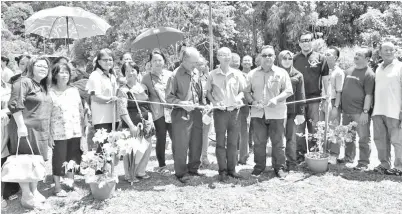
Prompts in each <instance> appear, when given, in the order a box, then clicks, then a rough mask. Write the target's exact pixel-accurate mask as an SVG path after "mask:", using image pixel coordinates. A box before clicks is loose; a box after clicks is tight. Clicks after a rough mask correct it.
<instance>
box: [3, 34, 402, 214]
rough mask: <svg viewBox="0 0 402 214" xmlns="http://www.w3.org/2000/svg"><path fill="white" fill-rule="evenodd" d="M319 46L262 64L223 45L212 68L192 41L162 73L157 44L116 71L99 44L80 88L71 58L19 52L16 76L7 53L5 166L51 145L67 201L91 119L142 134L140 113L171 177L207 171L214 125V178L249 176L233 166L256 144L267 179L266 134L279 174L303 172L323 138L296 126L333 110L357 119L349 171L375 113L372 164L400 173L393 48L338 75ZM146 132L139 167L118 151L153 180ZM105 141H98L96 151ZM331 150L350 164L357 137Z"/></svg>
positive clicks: (400, 85) (36, 201)
mask: <svg viewBox="0 0 402 214" xmlns="http://www.w3.org/2000/svg"><path fill="white" fill-rule="evenodd" d="M312 42H313V36H312V34H311V33H310V32H303V33H302V34H301V36H300V39H299V45H300V48H301V52H300V53H297V54H293V53H292V52H291V51H288V50H283V51H281V52H280V53H279V54H277V53H276V52H275V49H274V48H273V47H272V46H263V47H262V49H261V52H260V53H259V55H258V57H257V59H256V64H257V67H256V68H255V69H252V66H253V58H252V57H251V56H248V55H247V56H244V57H243V59H242V60H241V59H240V56H239V55H238V54H235V53H232V52H231V50H230V49H229V48H227V47H222V48H220V49H219V50H218V51H217V59H218V61H219V65H218V66H217V68H216V69H213V70H211V71H209V68H208V62H207V60H206V59H205V58H204V57H202V56H201V55H200V53H199V52H198V50H197V49H196V48H194V47H183V48H182V51H181V54H180V63H177V65H176V66H177V67H176V68H175V69H174V71H169V70H167V68H166V67H167V66H166V64H167V60H166V58H165V56H164V54H163V53H162V52H161V51H159V50H154V51H152V52H151V53H150V55H149V60H148V63H147V66H146V71H145V72H140V71H139V68H138V66H136V64H135V63H134V62H133V59H132V55H131V54H130V53H125V54H124V55H123V56H122V57H121V58H120V59H121V62H122V66H121V69H120V71H119V72H117V73H116V72H115V71H114V67H115V64H116V63H115V58H114V55H113V53H112V51H110V50H109V49H102V50H100V51H99V52H98V53H97V55H96V57H95V59H94V69H93V72H92V73H91V74H90V75H89V79H88V80H87V81H86V83H85V88H84V90H83V89H82V88H81V90H78V89H77V87H76V86H74V83H72V81H71V80H72V68H71V63H70V62H69V61H68V59H67V58H65V57H60V58H58V59H56V60H55V61H54V62H53V63H50V62H49V60H48V59H47V58H46V57H41V56H40V57H31V56H29V55H23V56H21V57H18V59H17V62H18V64H19V68H20V70H21V74H18V75H12V73H10V71H7V72H5V71H6V68H7V63H8V59H7V58H6V57H2V71H3V72H2V84H1V86H2V97H1V98H2V100H1V101H2V105H1V118H2V164H3V162H4V161H5V160H6V158H7V156H8V155H9V154H15V153H17V152H18V153H19V154H31V153H32V152H31V150H30V146H29V145H28V144H30V145H31V146H32V149H33V152H34V154H37V155H42V156H43V158H44V160H48V155H47V153H48V147H50V148H52V149H53V153H52V154H53V155H52V171H53V175H54V181H55V188H54V194H55V195H56V196H59V197H64V196H66V192H65V190H63V189H62V187H61V184H60V183H61V182H60V180H61V179H60V178H61V177H62V176H65V177H66V179H69V180H70V181H71V185H70V187H71V188H73V179H74V173H73V171H68V170H66V169H65V167H64V165H63V163H65V162H68V161H70V160H74V161H75V162H76V163H77V164H79V163H80V162H81V155H82V154H83V152H86V149H85V148H83V142H85V141H86V140H88V141H90V139H86V138H89V137H88V136H87V135H88V131H87V127H86V126H88V123H87V121H88V120H90V121H91V126H93V127H94V129H95V130H99V129H102V128H103V129H106V130H107V131H108V132H110V131H111V130H112V129H113V128H114V127H122V128H126V129H128V130H129V131H130V133H131V134H132V135H133V136H136V135H137V134H138V131H139V130H138V128H137V126H136V125H137V124H138V123H140V122H143V119H144V120H145V121H148V122H149V123H150V124H153V126H154V127H155V130H156V134H155V135H156V146H155V151H156V158H157V160H158V164H159V166H158V167H157V169H156V171H157V172H159V173H161V174H164V175H167V174H170V170H169V169H168V168H167V167H166V158H165V150H166V138H167V133H169V137H170V138H171V141H172V152H173V160H174V173H175V176H176V177H177V179H178V180H179V181H180V182H182V183H187V182H188V181H189V180H190V177H191V176H203V174H202V173H200V171H199V169H200V166H201V165H208V164H209V160H208V143H209V142H208V135H209V132H210V129H211V123H213V125H214V128H215V133H216V150H215V154H216V158H217V163H218V168H219V169H218V172H219V175H218V180H219V181H225V180H227V179H228V177H229V176H230V177H233V178H236V179H241V178H242V175H240V174H239V173H237V172H236V166H237V165H238V164H246V162H247V160H248V158H249V153H250V152H249V149H252V150H253V152H254V162H255V166H254V170H253V171H252V173H251V175H252V176H254V177H258V176H260V175H261V174H262V173H263V171H264V170H265V167H266V158H267V152H266V151H267V150H266V147H267V142H268V139H270V141H271V143H272V167H273V169H274V171H275V174H276V176H278V177H279V178H284V177H286V176H287V174H288V172H289V171H292V170H296V169H297V165H298V164H299V163H301V162H303V161H304V155H305V154H306V152H307V150H308V149H309V150H310V149H311V148H312V147H314V146H315V144H316V142H315V139H314V138H313V139H311V140H309V142H308V143H307V144H306V138H305V137H300V136H299V135H297V133H305V129H306V127H307V129H308V132H309V133H315V131H316V130H315V127H316V124H317V122H318V121H320V120H324V118H325V116H326V115H325V114H326V113H328V114H329V115H328V117H329V121H330V122H331V123H335V124H336V123H338V124H339V123H342V124H344V125H347V124H349V123H350V122H352V121H355V122H357V124H358V125H357V128H356V131H357V135H358V136H359V152H360V157H359V160H358V164H357V166H354V169H356V170H363V171H364V170H367V169H368V165H369V158H370V153H371V149H370V141H371V134H370V123H371V119H372V120H373V125H374V133H373V134H374V142H375V144H376V147H377V152H378V158H379V160H380V162H381V164H380V165H379V166H377V167H375V169H374V170H375V171H377V172H380V173H385V174H392V175H401V174H402V171H401V170H402V63H401V62H399V61H398V60H397V59H396V58H395V55H394V54H395V50H396V49H395V46H394V45H393V44H392V43H391V42H384V43H382V44H381V45H380V46H379V52H380V55H381V57H382V60H383V62H382V63H380V64H379V65H378V66H377V68H376V69H375V71H374V70H373V69H372V68H370V66H369V64H370V58H371V55H372V51H371V49H370V48H367V47H362V48H360V49H359V50H358V51H357V52H356V54H355V57H354V63H355V66H353V67H352V68H349V69H347V70H345V71H343V70H342V69H341V68H340V67H339V66H338V60H339V58H340V51H339V49H338V48H336V47H329V48H328V49H327V50H326V51H325V53H324V54H321V53H318V52H315V51H313V50H312ZM277 56H278V57H277ZM276 58H277V59H276ZM240 61H242V62H240ZM3 62H4V64H3ZM275 62H277V63H275ZM275 64H277V65H275ZM240 66H241V67H242V70H240ZM11 72H12V71H11ZM83 91H84V92H83ZM7 95H8V96H7ZM147 101H150V103H148V102H147ZM115 104H116V106H117V112H116V111H115V110H114V106H115ZM325 109H330V110H329V111H325ZM113 123H115V124H113ZM355 138H356V136H354V139H355ZM145 140H146V141H147V143H148V144H147V145H148V147H147V149H146V151H145V153H144V154H143V155H142V156H141V158H140V159H139V160H138V163H136V165H137V167H136V169H135V172H134V174H131V173H129V170H128V159H129V157H128V156H124V157H123V163H124V168H125V179H126V180H127V181H129V182H139V181H140V180H142V179H148V178H150V176H149V175H147V174H146V170H145V169H146V166H147V164H148V161H149V157H150V153H151V149H152V146H151V136H147V137H146V139H145ZM17 142H20V146H19V149H18V151H17V148H16V147H17ZM307 145H308V146H307ZM391 145H393V146H394V151H395V162H394V168H392V167H391V165H392V164H391V154H390V152H391ZM101 148H102V144H100V145H99V146H98V148H97V151H98V152H100V150H101ZM327 148H328V151H327V152H328V153H330V154H331V157H330V160H329V162H330V163H331V164H337V163H353V162H354V159H355V154H356V145H355V142H354V140H353V142H351V143H346V148H345V157H344V158H343V159H339V153H340V144H339V143H337V142H330V144H329V145H328V146H327ZM136 161H137V160H136ZM97 173H98V172H97ZM19 187H20V188H21V190H22V197H21V204H22V205H23V206H24V207H29V208H34V207H38V206H40V204H41V203H43V202H44V201H45V197H44V196H43V195H42V194H41V193H40V192H39V191H38V190H37V182H31V183H19ZM19 187H18V185H16V184H13V183H7V184H6V185H2V195H3V197H5V198H7V197H8V196H12V195H13V194H15V193H16V191H18V190H19ZM3 188H4V193H3ZM6 193H7V194H6Z"/></svg>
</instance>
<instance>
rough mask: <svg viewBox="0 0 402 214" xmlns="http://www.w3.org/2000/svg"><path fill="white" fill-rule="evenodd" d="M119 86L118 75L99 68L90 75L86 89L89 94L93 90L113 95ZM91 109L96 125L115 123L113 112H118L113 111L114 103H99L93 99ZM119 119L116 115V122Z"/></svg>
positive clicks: (96, 92)
mask: <svg viewBox="0 0 402 214" xmlns="http://www.w3.org/2000/svg"><path fill="white" fill-rule="evenodd" d="M117 88H118V85H117V83H116V77H115V76H114V75H113V74H108V75H106V74H105V73H103V71H101V70H100V69H97V70H95V71H94V72H92V73H91V75H90V76H89V79H88V82H87V85H86V88H85V89H86V90H87V91H88V93H89V94H91V93H92V92H93V93H94V94H95V95H102V96H106V97H111V96H115V95H116V91H117ZM91 111H92V123H93V124H94V125H96V124H103V123H113V114H115V113H116V112H115V111H113V103H98V102H95V101H94V100H92V101H91ZM117 120H118V118H117V117H115V122H116V121H117Z"/></svg>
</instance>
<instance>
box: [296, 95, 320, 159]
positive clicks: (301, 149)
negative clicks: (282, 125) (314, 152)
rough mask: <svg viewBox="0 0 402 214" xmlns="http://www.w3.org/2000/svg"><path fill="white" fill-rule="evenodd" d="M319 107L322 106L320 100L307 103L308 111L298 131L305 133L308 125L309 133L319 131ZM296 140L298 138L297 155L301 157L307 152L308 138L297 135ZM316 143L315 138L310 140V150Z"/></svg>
mask: <svg viewBox="0 0 402 214" xmlns="http://www.w3.org/2000/svg"><path fill="white" fill-rule="evenodd" d="M319 108H320V103H319V102H314V103H308V104H306V111H305V114H304V118H305V121H304V122H303V123H302V124H300V125H299V126H298V127H297V133H302V134H304V133H305V132H306V126H307V129H308V133H309V134H314V133H316V131H317V130H316V125H317V122H318V121H319V114H320V113H319ZM296 140H297V155H298V156H299V157H300V156H304V154H306V153H307V145H306V138H305V137H299V136H297V137H296ZM316 143H317V142H316V140H315V139H312V140H309V142H308V149H309V151H310V149H311V148H312V147H314V146H315V145H316Z"/></svg>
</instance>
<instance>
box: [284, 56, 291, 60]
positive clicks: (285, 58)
mask: <svg viewBox="0 0 402 214" xmlns="http://www.w3.org/2000/svg"><path fill="white" fill-rule="evenodd" d="M283 60H293V57H289V58H287V57H283Z"/></svg>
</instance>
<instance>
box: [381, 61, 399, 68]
mask: <svg viewBox="0 0 402 214" xmlns="http://www.w3.org/2000/svg"><path fill="white" fill-rule="evenodd" d="M397 62H399V60H398V59H394V60H392V62H391V63H390V64H388V65H387V67H388V66H390V65H395V63H397ZM381 68H382V69H385V68H386V67H384V62H382V63H381Z"/></svg>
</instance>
